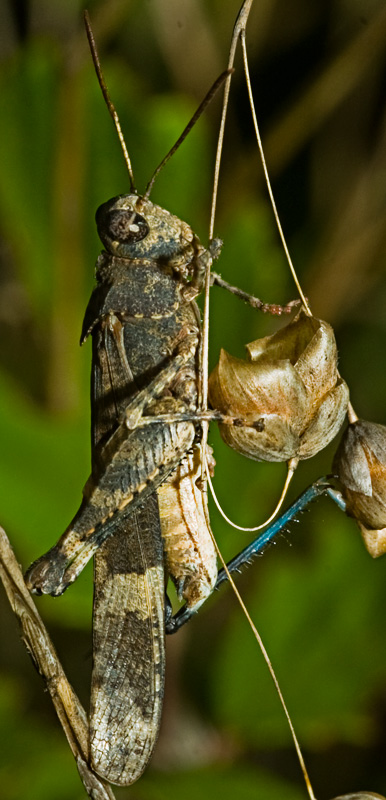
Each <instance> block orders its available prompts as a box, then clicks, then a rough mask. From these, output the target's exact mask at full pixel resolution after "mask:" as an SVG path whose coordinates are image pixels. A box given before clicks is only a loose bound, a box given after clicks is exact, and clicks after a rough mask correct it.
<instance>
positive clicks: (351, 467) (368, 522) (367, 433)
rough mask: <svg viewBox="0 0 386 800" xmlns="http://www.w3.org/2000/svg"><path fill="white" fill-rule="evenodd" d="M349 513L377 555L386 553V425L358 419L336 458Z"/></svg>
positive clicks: (336, 468) (340, 446)
mask: <svg viewBox="0 0 386 800" xmlns="http://www.w3.org/2000/svg"><path fill="white" fill-rule="evenodd" d="M334 470H335V471H336V473H337V475H338V477H339V480H340V483H341V488H342V494H343V497H344V500H345V501H346V510H347V513H348V514H349V515H350V516H351V517H354V518H355V519H356V521H357V523H358V525H359V527H360V530H361V533H362V536H363V539H364V542H365V545H366V547H367V550H368V551H369V553H370V555H372V556H373V558H376V557H377V556H381V555H383V553H385V552H386V427H385V426H384V425H378V424H376V423H375V422H365V421H364V420H357V421H356V422H353V423H351V424H350V425H349V426H348V428H347V430H346V431H345V433H344V436H343V438H342V441H341V443H340V445H339V448H338V451H337V453H336V456H335V459H334Z"/></svg>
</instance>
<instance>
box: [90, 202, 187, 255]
mask: <svg viewBox="0 0 386 800" xmlns="http://www.w3.org/2000/svg"><path fill="white" fill-rule="evenodd" d="M96 223H97V228H98V234H99V237H100V239H101V241H102V242H103V244H104V246H105V248H106V250H107V252H108V253H110V254H111V255H113V256H118V257H120V258H125V259H143V258H146V259H151V260H154V261H157V262H158V263H163V264H166V263H167V264H173V263H176V264H178V263H180V262H185V263H186V262H189V261H190V260H191V258H192V256H193V253H194V251H195V250H197V248H199V247H200V245H199V240H198V238H197V237H196V236H195V234H194V233H193V231H192V229H191V227H190V226H189V225H188V224H187V223H186V222H183V221H182V220H180V219H178V217H175V216H173V214H170V213H169V211H166V210H165V209H164V208H161V206H157V205H155V204H154V203H152V202H151V201H150V200H148V199H145V198H143V197H140V196H138V195H136V194H123V195H119V196H118V197H113V198H112V200H108V201H107V202H106V203H103V204H102V205H101V206H99V208H98V210H97V212H96Z"/></svg>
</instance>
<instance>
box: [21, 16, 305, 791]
mask: <svg viewBox="0 0 386 800" xmlns="http://www.w3.org/2000/svg"><path fill="white" fill-rule="evenodd" d="M85 19H86V27H87V32H88V38H89V42H90V46H91V51H92V55H93V59H94V64H95V67H96V71H97V74H98V78H99V82H100V85H101V88H102V91H103V94H104V97H105V100H106V102H107V106H108V108H109V111H110V113H111V115H112V116H113V118H114V121H115V124H116V127H117V131H118V135H119V138H120V141H121V144H122V147H123V151H124V154H125V158H126V162H127V165H128V168H129V174H130V180H131V193H130V194H127V195H120V196H118V197H115V198H113V199H112V200H109V201H108V202H106V203H104V204H103V205H102V206H100V208H99V209H98V211H97V214H96V222H97V228H98V233H99V236H100V239H101V241H102V243H103V245H104V247H105V250H104V251H103V252H102V254H101V255H100V256H99V258H98V261H97V265H96V279H97V286H96V288H95V289H94V291H93V293H92V296H91V299H90V301H89V304H88V307H87V310H86V314H85V318H84V322H83V329H82V335H81V343H83V342H84V341H85V340H86V339H87V338H88V336H89V335H91V336H92V340H93V356H92V378H91V398H92V474H91V477H90V478H89V480H88V482H87V484H86V486H85V489H84V492H83V501H82V504H81V507H80V509H79V511H78V512H77V514H76V516H75V517H74V519H73V520H72V522H71V523H70V525H69V526H68V528H67V530H66V531H65V533H64V534H63V536H62V537H61V539H60V540H59V542H58V543H57V544H56V545H55V546H54V547H52V548H51V549H50V550H49V551H48V553H46V554H45V555H44V556H42V557H41V558H40V559H39V560H38V561H36V562H35V563H34V564H33V565H32V566H31V567H30V568H29V570H28V572H27V576H26V582H27V586H28V587H29V588H30V589H31V590H32V591H33V592H35V593H37V594H41V593H45V594H52V595H59V594H61V593H63V592H64V591H65V589H66V588H67V587H68V586H69V585H70V584H71V583H72V582H73V581H74V580H75V579H76V578H77V576H78V575H79V573H80V572H81V570H82V569H83V567H84V566H85V564H86V563H87V562H88V561H89V559H90V558H91V557H92V556H95V570H94V581H95V589H94V615H93V653H94V658H93V673H92V689H91V714H90V762H91V766H92V768H93V769H94V770H95V772H96V773H97V774H98V775H100V776H102V777H103V778H104V779H106V780H108V781H110V782H112V783H117V784H123V785H126V784H131V783H133V782H134V781H135V780H136V779H137V778H138V777H139V776H140V775H141V774H142V772H143V770H144V769H145V767H146V765H147V763H148V761H149V758H150V756H151V753H152V750H153V748H154V744H155V742H156V739H157V735H158V730H159V725H160V719H161V708H162V699H163V686H164V669H165V652H164V637H165V628H166V632H170V633H171V632H174V631H175V630H177V628H178V627H179V626H180V625H181V624H183V623H184V622H185V621H186V620H187V619H188V618H189V617H190V616H191V614H192V613H193V612H194V611H196V610H197V609H198V608H199V607H200V605H201V604H202V603H203V601H204V600H205V599H206V597H207V596H208V595H209V594H210V593H211V592H212V590H213V588H214V586H215V584H216V580H217V558H216V551H215V548H214V544H213V542H212V538H211V533H210V529H209V521H208V511H207V501H206V494H205V493H203V492H202V491H201V490H200V488H199V487H198V483H199V479H200V476H201V469H202V466H201V456H200V454H201V445H200V437H201V427H200V424H199V423H200V419H201V417H200V413H199V396H198V394H199V391H200V385H199V380H198V377H197V376H198V375H199V344H200V335H201V324H200V313H199V310H198V307H197V306H196V304H195V297H196V296H197V295H198V294H199V293H200V292H201V290H202V288H203V285H204V280H205V276H206V274H207V273H208V271H209V270H210V267H211V264H212V262H213V260H214V259H215V258H217V257H218V255H219V253H220V249H221V242H220V241H219V240H216V239H214V240H212V241H211V243H210V245H209V247H208V248H205V247H204V246H203V245H202V244H201V242H200V240H199V239H198V237H197V235H196V234H195V233H194V232H193V230H192V228H191V227H190V226H189V225H188V224H187V223H185V222H182V221H181V220H180V219H178V218H177V217H175V216H173V215H172V214H170V213H169V212H168V211H166V210H164V209H163V208H161V207H160V206H157V205H155V204H153V203H152V202H151V201H150V199H149V195H150V190H151V187H152V185H153V182H154V178H155V176H156V174H157V173H158V171H159V169H157V170H156V172H155V173H154V176H153V178H152V180H151V181H150V183H149V185H148V188H147V189H146V192H145V193H144V195H142V196H141V195H138V194H137V193H136V191H135V189H134V179H133V175H132V170H131V164H130V160H129V157H128V154H127V150H126V145H125V143H124V140H123V136H122V134H121V130H120V125H119V121H118V117H117V114H116V111H115V108H114V106H113V104H112V102H111V100H110V98H109V95H108V91H107V88H106V85H105V83H104V79H103V75H102V72H101V68H100V64H99V59H98V56H97V52H96V47H95V42H94V39H93V34H92V31H91V28H90V24H89V22H88V17H87V15H86V16H85ZM227 75H228V73H224V74H223V76H220V79H218V80H217V81H216V83H215V84H214V86H213V87H212V89H211V90H210V92H209V93H208V95H207V97H206V98H205V100H204V101H203V103H202V104H201V106H200V108H199V109H198V111H197V112H196V114H195V115H194V117H193V119H192V120H191V122H190V123H189V125H188V126H187V128H186V129H185V131H184V132H183V134H182V136H181V137H180V138H179V140H178V142H177V143H176V145H175V146H174V147H173V148H172V150H171V151H170V153H169V154H168V156H167V157H166V159H164V161H163V162H162V164H161V166H162V165H163V163H164V162H165V161H166V160H167V159H168V158H169V157H170V155H171V154H172V153H173V152H174V150H175V149H176V147H177V146H178V145H179V143H180V142H181V141H182V140H183V138H185V136H186V135H187V133H188V132H189V130H190V128H191V127H192V125H193V124H194V123H195V121H196V119H198V116H199V115H200V114H201V113H202V111H203V109H204V108H205V106H206V105H207V104H208V102H209V101H210V99H211V97H212V95H213V93H214V91H216V89H217V88H218V86H219V85H220V84H221V82H222V81H223V80H224V79H225V77H226V76H227ZM216 280H217V282H218V283H220V284H221V285H222V286H225V287H226V288H230V290H231V291H233V292H236V291H237V290H236V289H235V287H229V286H228V285H227V284H226V282H225V281H223V280H222V279H220V278H219V276H214V277H213V276H212V282H216ZM241 296H242V299H244V300H246V299H251V302H252V304H253V305H258V306H259V305H261V304H260V301H257V299H256V298H249V296H248V295H246V294H245V293H241ZM263 307H264V309H265V310H271V311H273V313H281V312H282V311H284V310H287V311H289V310H291V307H292V304H289V306H288V307H286V308H282V307H281V306H276V305H275V306H272V307H269V306H263ZM209 416H210V415H209ZM210 461H211V458H210V452H209V451H208V450H207V453H206V462H207V464H208V465H209V467H210ZM164 561H165V566H166V570H165V566H164ZM167 575H168V576H170V577H171V578H172V580H173V581H174V583H175V584H176V586H177V590H178V595H179V597H180V599H181V600H183V601H185V604H186V605H185V607H184V609H183V610H182V612H181V613H180V614H178V615H177V616H176V617H172V615H171V610H170V608H169V603H168V601H167V602H166V613H165V585H166V576H167ZM224 577H225V576H224V574H223V575H222V576H221V578H220V582H221V581H222V580H223V579H224Z"/></svg>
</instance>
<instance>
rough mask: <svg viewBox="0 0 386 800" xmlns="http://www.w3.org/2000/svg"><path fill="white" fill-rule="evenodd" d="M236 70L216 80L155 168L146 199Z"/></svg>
mask: <svg viewBox="0 0 386 800" xmlns="http://www.w3.org/2000/svg"><path fill="white" fill-rule="evenodd" d="M232 72H234V70H233V69H227V70H225V72H222V73H221V75H219V77H218V78H217V80H215V82H214V84H213V85H212V86H211V88H210V89H209V92H208V93H207V94H206V95H205V97H204V99H203V101H202V103H200V105H199V106H198V109H197V111H195V113H194V114H193V116H192V118H191V120H190V121H189V122H188V124H187V126H186V128H184V130H183V131H182V133H181V136H179V137H178V139H177V141H176V143H175V144H174V145H173V147H172V148H171V150H169V152H168V153H167V154H166V156H165V157H164V158H163V159H162V161H161V163H160V164H158V167H157V168H156V169H155V170H154V172H153V175H152V177H151V178H150V181H149V183H148V184H147V187H146V191H145V194H144V196H143V199H144V200H148V199H149V197H150V192H151V190H152V188H153V186H154V183H155V180H156V178H157V177H158V175H159V173H160V172H161V170H162V169H163V168H164V166H165V164H167V162H168V161H169V160H170V159H171V157H172V156H173V155H174V153H175V152H176V150H178V148H179V146H180V145H181V144H182V142H183V141H184V140H185V139H186V137H187V135H188V134H189V133H190V131H191V130H192V128H193V127H194V125H195V124H196V122H197V120H198V119H199V118H200V117H201V114H202V113H203V112H204V111H205V109H206V107H207V106H208V105H209V103H210V102H211V101H212V100H213V98H214V96H215V94H217V92H218V90H219V89H220V87H221V86H222V84H223V83H224V82H225V81H226V79H227V77H228V75H231V73H232Z"/></svg>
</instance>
